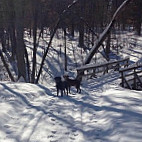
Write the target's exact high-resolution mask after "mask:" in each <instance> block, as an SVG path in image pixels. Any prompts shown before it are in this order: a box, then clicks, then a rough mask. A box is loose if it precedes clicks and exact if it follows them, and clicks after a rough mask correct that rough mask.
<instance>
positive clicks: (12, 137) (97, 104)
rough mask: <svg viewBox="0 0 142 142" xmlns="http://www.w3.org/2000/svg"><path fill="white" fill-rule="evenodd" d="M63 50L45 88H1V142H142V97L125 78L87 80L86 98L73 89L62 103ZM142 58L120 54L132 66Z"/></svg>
mask: <svg viewBox="0 0 142 142" xmlns="http://www.w3.org/2000/svg"><path fill="white" fill-rule="evenodd" d="M72 42H75V41H72ZM54 44H55V43H53V47H55V46H54ZM58 44H60V43H58ZM73 44H74V43H73ZM56 45H57V44H56ZM29 46H30V44H29ZM58 47H59V46H58ZM57 49H58V48H55V49H54V50H53V48H51V50H50V52H49V54H48V60H46V64H45V68H44V72H43V73H42V77H41V80H40V82H41V83H42V85H34V84H26V83H10V82H0V108H1V110H0V142H141V141H142V92H141V91H134V90H128V89H125V88H122V87H120V85H119V84H120V81H121V80H120V78H119V77H120V75H119V73H118V72H111V73H109V74H106V75H105V76H102V77H100V78H97V79H95V78H94V79H90V80H83V82H82V86H81V89H82V92H81V93H80V94H79V93H76V90H75V88H72V90H71V94H69V97H67V96H64V97H57V96H56V88H55V83H54V80H53V77H54V76H55V75H58V74H62V73H63V72H61V67H62V66H63V61H62V60H61V57H60V56H58V57H56V54H55V53H56V52H57ZM71 52H72V50H71V49H70V50H69V51H68V54H69V55H70V56H69V57H71ZM76 52H77V51H76ZM78 52H80V51H78ZM140 53H141V49H140V47H139V48H135V49H134V48H133V49H132V48H131V49H128V48H124V49H122V50H121V52H120V54H121V55H123V56H124V57H125V56H128V55H129V57H130V60H131V61H132V62H135V61H139V60H141V57H142V56H141V54H140ZM39 55H40V54H39ZM79 55H80V54H79ZM79 55H78V56H77V57H76V58H80V60H78V59H77V61H81V56H79ZM61 56H63V55H62V54H61ZM72 58H74V57H72ZM72 58H69V59H70V61H71V62H69V64H70V67H71V65H72V64H73V63H74V61H73V60H72ZM46 65H47V66H46ZM55 65H56V66H55ZM46 67H47V68H46ZM53 67H54V68H53Z"/></svg>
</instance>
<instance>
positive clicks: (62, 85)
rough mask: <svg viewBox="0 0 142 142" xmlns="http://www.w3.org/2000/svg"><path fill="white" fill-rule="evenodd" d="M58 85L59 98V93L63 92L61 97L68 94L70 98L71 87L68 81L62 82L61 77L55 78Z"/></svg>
mask: <svg viewBox="0 0 142 142" xmlns="http://www.w3.org/2000/svg"><path fill="white" fill-rule="evenodd" d="M54 80H55V83H56V89H57V96H58V95H59V91H60V92H61V96H63V94H66V95H67V96H68V90H69V85H68V82H67V81H62V78H61V77H60V76H58V77H55V78H54Z"/></svg>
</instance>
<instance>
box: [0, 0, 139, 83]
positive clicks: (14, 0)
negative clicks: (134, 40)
mask: <svg viewBox="0 0 142 142" xmlns="http://www.w3.org/2000/svg"><path fill="white" fill-rule="evenodd" d="M72 2H73V0H1V1H0V43H1V46H2V51H3V52H6V51H7V50H8V51H10V52H11V60H14V61H17V69H18V78H20V77H21V76H22V77H23V78H24V79H25V81H26V82H32V83H34V82H35V79H36V74H35V71H36V63H37V61H36V60H37V59H36V54H37V48H38V42H39V40H40V38H42V37H43V34H44V29H49V32H50V33H51V35H52V33H53V32H54V28H55V26H56V22H57V21H58V19H59V17H60V16H61V14H62V12H63V11H64V9H66V8H67V7H68V5H69V4H71V3H72ZM122 2H124V0H89V1H88V0H78V2H77V3H76V4H75V5H74V6H73V7H72V8H71V9H69V10H68V11H67V12H66V13H65V14H64V16H63V17H62V20H61V21H60V23H59V24H58V28H60V29H62V30H63V31H64V33H65V34H66V33H67V32H68V33H69V34H70V35H72V36H74V33H75V32H78V33H79V38H78V45H79V46H80V47H81V48H83V50H85V49H86V46H93V44H94V40H95V37H96V36H97V35H99V33H101V32H102V31H103V30H104V28H105V27H106V26H107V24H108V23H109V21H110V20H111V18H112V15H113V13H114V12H115V10H116V9H117V8H118V7H119V6H120V5H121V4H122ZM141 22H142V1H141V0H132V1H131V3H130V4H129V6H128V7H127V8H126V9H125V11H123V12H122V14H121V15H120V16H119V18H118V19H117V21H116V24H115V26H116V28H118V29H120V30H128V29H131V28H133V29H134V30H135V31H136V34H138V35H140V34H141ZM25 32H27V33H28V34H29V36H30V37H31V38H32V39H33V53H32V58H33V59H32V65H31V66H32V68H31V71H30V70H29V66H30V65H29V60H28V52H27V49H26V45H25V41H24V35H25ZM88 43H90V44H88Z"/></svg>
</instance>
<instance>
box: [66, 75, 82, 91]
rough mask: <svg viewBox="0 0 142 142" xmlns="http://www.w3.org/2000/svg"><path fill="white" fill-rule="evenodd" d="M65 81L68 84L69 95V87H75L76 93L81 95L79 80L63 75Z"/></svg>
mask: <svg viewBox="0 0 142 142" xmlns="http://www.w3.org/2000/svg"><path fill="white" fill-rule="evenodd" d="M64 79H65V81H67V82H68V84H69V93H70V88H71V86H75V87H76V89H77V92H78V93H81V89H80V85H81V79H70V78H69V76H68V75H64Z"/></svg>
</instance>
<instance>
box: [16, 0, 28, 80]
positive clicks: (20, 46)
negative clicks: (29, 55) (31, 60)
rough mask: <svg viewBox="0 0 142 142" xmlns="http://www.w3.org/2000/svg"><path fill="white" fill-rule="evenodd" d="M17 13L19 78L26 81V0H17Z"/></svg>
mask: <svg viewBox="0 0 142 142" xmlns="http://www.w3.org/2000/svg"><path fill="white" fill-rule="evenodd" d="M14 2H15V3H14V4H15V14H16V41H17V42H16V43H17V48H16V55H17V66H18V79H19V78H20V77H23V78H24V80H25V81H26V66H25V60H24V53H25V49H24V39H23V38H24V25H23V24H24V14H23V13H24V0H18V1H17V0H15V1H14Z"/></svg>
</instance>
